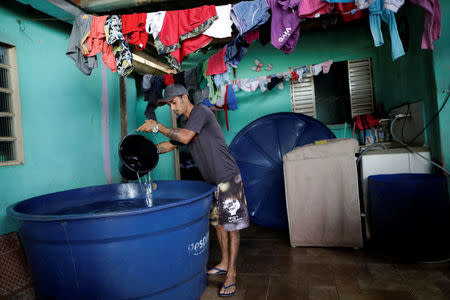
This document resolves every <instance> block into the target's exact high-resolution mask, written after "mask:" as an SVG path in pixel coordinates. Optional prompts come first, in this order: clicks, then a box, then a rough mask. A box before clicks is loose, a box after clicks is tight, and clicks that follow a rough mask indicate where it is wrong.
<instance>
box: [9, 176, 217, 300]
mask: <svg viewBox="0 0 450 300" xmlns="http://www.w3.org/2000/svg"><path fill="white" fill-rule="evenodd" d="M156 183H157V185H158V188H157V190H155V191H154V193H153V198H154V205H153V206H152V207H146V206H145V201H144V199H139V200H142V201H139V200H138V198H139V197H140V195H141V194H142V193H141V192H140V188H139V185H138V184H135V183H127V184H114V185H103V186H94V187H87V188H81V189H75V190H70V191H64V192H58V193H53V194H48V195H43V196H39V197H35V198H31V199H28V200H25V201H22V202H19V203H17V204H15V205H12V206H10V207H8V209H7V211H8V214H9V215H10V216H11V217H13V218H15V219H17V220H19V221H20V222H21V226H20V230H19V236H20V239H21V241H22V243H23V247H24V250H25V254H26V257H27V260H28V264H29V267H30V270H31V274H32V278H33V281H34V287H35V290H36V292H37V295H38V297H39V298H42V299H77V300H78V299H131V298H133V299H135V298H140V299H141V298H146V299H158V300H174V299H186V300H194V299H195V300H197V299H199V298H200V296H201V295H202V293H203V291H204V289H205V288H206V273H205V271H206V263H207V260H208V247H209V243H208V240H209V225H208V224H209V222H208V212H209V209H210V205H211V199H212V193H213V191H214V189H215V187H213V186H211V185H209V184H207V183H204V182H200V181H157V182H156Z"/></svg>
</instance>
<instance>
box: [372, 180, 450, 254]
mask: <svg viewBox="0 0 450 300" xmlns="http://www.w3.org/2000/svg"><path fill="white" fill-rule="evenodd" d="M367 213H368V220H369V226H370V231H371V245H372V246H373V248H374V249H379V250H382V251H384V252H385V253H386V254H391V255H393V256H397V257H398V258H410V259H439V258H445V257H446V256H447V255H449V254H450V243H449V236H450V206H449V197H448V188H447V178H446V177H443V176H435V175H432V174H389V175H374V176H369V178H368V212H367Z"/></svg>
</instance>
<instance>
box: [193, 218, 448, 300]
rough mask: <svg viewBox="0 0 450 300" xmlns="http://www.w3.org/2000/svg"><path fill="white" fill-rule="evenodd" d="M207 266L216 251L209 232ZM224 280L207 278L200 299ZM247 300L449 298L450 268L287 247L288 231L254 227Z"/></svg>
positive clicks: (243, 295) (246, 246) (213, 295)
mask: <svg viewBox="0 0 450 300" xmlns="http://www.w3.org/2000/svg"><path fill="white" fill-rule="evenodd" d="M211 237H212V238H211V246H210V257H209V266H214V265H215V264H217V263H218V262H219V259H220V249H219V245H218V242H217V240H216V239H215V235H214V231H213V230H211ZM224 280H225V276H223V275H222V276H214V277H209V278H208V285H207V288H206V290H205V292H204V294H203V295H202V297H201V298H200V300H214V299H223V298H221V297H218V296H217V293H218V289H219V287H220V285H221V284H222V282H223V281H224ZM231 299H236V300H238V299H245V300H277V299H280V300H281V299H282V300H291V299H292V300H300V299H318V300H328V299H343V300H354V299H361V300H366V299H367V300H375V299H382V300H389V299H393V300H402V299H423V300H438V299H439V300H440V299H446V300H448V299H450V263H448V262H447V263H439V264H437V263H433V264H430V263H401V262H398V261H392V260H388V259H383V258H380V257H377V256H376V255H375V254H373V253H370V252H368V251H366V250H364V249H360V250H354V249H348V248H314V247H302V248H291V247H290V245H289V235H288V233H287V232H284V231H279V230H273V229H267V228H262V227H259V226H255V225H252V226H251V227H250V228H248V229H245V230H243V231H241V247H240V252H239V258H238V280H237V292H236V295H235V296H233V297H232V298H231Z"/></svg>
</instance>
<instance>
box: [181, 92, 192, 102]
mask: <svg viewBox="0 0 450 300" xmlns="http://www.w3.org/2000/svg"><path fill="white" fill-rule="evenodd" d="M183 100H184V101H188V102H190V101H189V97H188V95H186V94H184V95H183Z"/></svg>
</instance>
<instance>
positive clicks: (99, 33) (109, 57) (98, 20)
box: [83, 15, 117, 72]
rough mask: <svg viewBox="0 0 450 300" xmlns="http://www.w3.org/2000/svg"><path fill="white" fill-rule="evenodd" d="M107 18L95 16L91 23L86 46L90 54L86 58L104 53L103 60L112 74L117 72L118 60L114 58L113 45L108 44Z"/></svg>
mask: <svg viewBox="0 0 450 300" xmlns="http://www.w3.org/2000/svg"><path fill="white" fill-rule="evenodd" d="M106 18H108V15H106V16H100V17H99V16H93V17H92V23H91V31H90V34H89V36H88V37H87V39H86V45H87V47H88V50H89V53H88V54H84V53H83V54H84V55H85V56H95V55H97V54H98V53H100V52H101V53H102V60H103V62H104V63H105V65H106V66H107V67H108V68H109V69H111V71H112V72H116V71H117V65H116V58H115V57H114V53H113V49H112V46H111V45H108V43H107V42H106V34H105V22H106Z"/></svg>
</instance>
